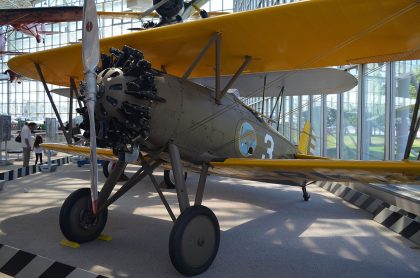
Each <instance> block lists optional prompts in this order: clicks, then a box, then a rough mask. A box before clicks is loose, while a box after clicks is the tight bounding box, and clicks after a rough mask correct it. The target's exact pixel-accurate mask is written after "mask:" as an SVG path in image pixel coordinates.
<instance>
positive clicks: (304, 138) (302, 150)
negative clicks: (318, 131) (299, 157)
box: [298, 121, 313, 155]
mask: <svg viewBox="0 0 420 278" xmlns="http://www.w3.org/2000/svg"><path fill="white" fill-rule="evenodd" d="M312 139H313V136H312V129H311V124H310V123H309V121H306V122H305V125H304V127H303V130H302V133H301V134H300V141H299V145H298V152H299V154H304V155H311V153H312V146H313V145H312V144H311V141H312Z"/></svg>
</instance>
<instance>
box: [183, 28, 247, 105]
mask: <svg viewBox="0 0 420 278" xmlns="http://www.w3.org/2000/svg"><path fill="white" fill-rule="evenodd" d="M221 41H222V38H221V36H220V33H217V32H216V33H214V34H213V35H212V36H211V38H210V39H209V41H208V42H207V44H206V45H205V46H204V47H203V49H202V50H201V51H200V53H199V54H198V55H197V57H196V58H195V59H194V61H193V62H192V64H191V66H190V67H189V68H188V69H187V71H186V72H185V73H184V75H183V76H182V79H184V80H186V79H188V77H189V76H190V75H191V73H192V72H193V70H194V68H195V67H196V66H197V65H198V63H199V62H200V61H201V59H202V58H203V56H204V55H205V54H206V53H207V51H208V50H209V49H210V47H211V46H212V45H213V44H214V45H215V50H216V51H215V52H216V56H215V65H216V66H215V83H216V84H215V85H216V86H215V88H216V97H215V101H216V103H217V104H220V100H221V99H222V98H223V97H224V96H225V95H226V93H227V91H228V90H229V89H230V88H231V87H232V85H233V84H234V83H235V81H236V80H237V79H238V77H239V76H240V75H241V74H242V72H243V71H244V70H245V69H246V67H247V66H248V65H249V63H251V61H252V57H251V56H248V55H247V56H245V58H244V62H243V63H242V65H241V66H240V67H239V69H238V70H237V71H236V72H235V74H234V75H233V77H232V78H231V79H230V80H229V82H228V83H227V84H226V86H225V87H224V88H223V90H221V89H220V83H221V82H220V76H221V64H222V63H221V59H222V58H221V47H220V44H221Z"/></svg>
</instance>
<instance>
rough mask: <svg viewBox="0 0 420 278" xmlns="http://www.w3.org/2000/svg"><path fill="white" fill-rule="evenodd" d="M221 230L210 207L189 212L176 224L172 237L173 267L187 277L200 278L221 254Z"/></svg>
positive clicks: (193, 208)
mask: <svg viewBox="0 0 420 278" xmlns="http://www.w3.org/2000/svg"><path fill="white" fill-rule="evenodd" d="M219 243H220V227H219V221H218V220H217V218H216V215H214V213H213V212H212V211H211V210H210V209H209V208H207V207H205V206H201V205H197V206H192V207H189V208H187V209H186V210H185V211H184V212H183V213H182V214H181V215H180V216H179V217H178V219H177V220H176V221H175V224H174V226H173V227H172V230H171V235H170V237H169V256H170V258H171V261H172V264H173V266H174V267H175V268H176V270H178V271H179V272H180V273H181V274H183V275H185V276H193V275H198V274H200V273H203V272H204V271H206V270H207V269H208V268H209V267H210V265H211V264H212V263H213V260H214V258H215V257H216V255H217V251H218V250H219Z"/></svg>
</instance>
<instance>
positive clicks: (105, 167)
mask: <svg viewBox="0 0 420 278" xmlns="http://www.w3.org/2000/svg"><path fill="white" fill-rule="evenodd" d="M113 166H114V163H113V162H112V161H107V160H106V161H104V163H102V173H104V176H105V178H107V177H109V173H111V170H112V167H113Z"/></svg>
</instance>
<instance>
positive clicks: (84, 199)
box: [59, 188, 108, 243]
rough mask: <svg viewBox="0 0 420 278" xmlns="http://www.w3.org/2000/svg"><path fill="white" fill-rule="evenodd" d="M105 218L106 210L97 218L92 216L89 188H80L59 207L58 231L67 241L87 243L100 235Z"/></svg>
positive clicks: (106, 215) (106, 216)
mask: <svg viewBox="0 0 420 278" xmlns="http://www.w3.org/2000/svg"><path fill="white" fill-rule="evenodd" d="M107 218H108V210H107V209H105V210H104V211H103V212H101V213H100V214H99V215H97V216H94V215H93V214H92V201H91V197H90V188H80V189H77V190H76V191H74V192H73V193H71V194H70V195H69V196H68V197H67V199H66V200H65V201H64V203H63V205H62V206H61V210H60V219H59V220H60V229H61V232H62V233H63V235H64V236H65V237H66V238H67V239H68V240H71V241H75V242H79V243H83V242H88V241H92V240H94V239H96V238H97V237H98V236H99V235H100V234H101V232H102V231H103V229H104V227H105V224H106V221H107Z"/></svg>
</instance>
